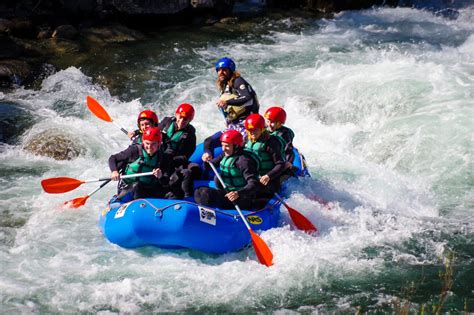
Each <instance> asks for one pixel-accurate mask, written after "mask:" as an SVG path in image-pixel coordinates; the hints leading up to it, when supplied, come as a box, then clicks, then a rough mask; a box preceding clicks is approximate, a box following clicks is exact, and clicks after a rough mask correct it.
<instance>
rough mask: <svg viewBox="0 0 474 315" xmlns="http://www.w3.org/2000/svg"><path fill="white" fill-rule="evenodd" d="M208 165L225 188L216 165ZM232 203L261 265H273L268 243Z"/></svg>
mask: <svg viewBox="0 0 474 315" xmlns="http://www.w3.org/2000/svg"><path fill="white" fill-rule="evenodd" d="M209 165H210V166H211V168H212V170H213V171H214V173H215V174H216V176H217V178H218V179H219V181H220V183H221V184H222V187H224V189H226V188H227V187H226V185H225V183H224V181H223V180H222V177H221V175H220V174H219V173H218V172H217V170H216V167H215V166H214V165H213V164H212V163H210V162H209ZM233 204H234V207H235V210H237V212H238V213H239V215H240V217H241V218H242V221H243V222H244V224H245V226H246V227H247V230H248V231H249V232H250V236H251V237H252V245H253V248H254V250H255V253H256V254H257V258H258V261H259V262H260V263H261V264H262V265H265V266H267V267H270V266H271V265H273V262H272V260H273V254H272V252H271V250H270V248H268V245H267V244H266V243H265V241H264V240H262V239H261V238H260V236H258V235H257V234H256V233H255V232H254V231H252V229H251V228H250V225H249V224H248V222H247V220H246V219H245V217H244V215H243V214H242V211H241V210H240V207H239V206H238V205H237V204H235V203H233Z"/></svg>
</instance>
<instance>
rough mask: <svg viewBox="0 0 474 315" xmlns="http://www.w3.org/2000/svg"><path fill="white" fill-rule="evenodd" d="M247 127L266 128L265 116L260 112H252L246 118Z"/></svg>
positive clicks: (249, 128)
mask: <svg viewBox="0 0 474 315" xmlns="http://www.w3.org/2000/svg"><path fill="white" fill-rule="evenodd" d="M244 125H245V129H247V130H252V129H264V128H265V118H263V116H262V115H260V114H250V115H248V116H247V118H246V119H245V123H244Z"/></svg>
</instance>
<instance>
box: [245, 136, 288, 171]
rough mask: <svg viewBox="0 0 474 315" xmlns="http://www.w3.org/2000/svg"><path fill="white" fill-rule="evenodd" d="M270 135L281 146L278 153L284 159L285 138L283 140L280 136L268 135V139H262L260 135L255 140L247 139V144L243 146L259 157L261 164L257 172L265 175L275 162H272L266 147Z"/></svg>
mask: <svg viewBox="0 0 474 315" xmlns="http://www.w3.org/2000/svg"><path fill="white" fill-rule="evenodd" d="M272 137H274V138H276V139H277V140H278V141H279V142H280V146H281V151H280V154H281V155H282V159H283V160H285V151H284V150H285V143H286V142H285V140H283V138H282V137H280V136H276V135H270V137H269V138H268V139H265V140H263V139H262V137H260V138H259V139H258V140H257V141H255V142H252V141H251V140H248V141H247V144H246V145H245V147H246V148H247V149H248V150H250V151H253V152H255V153H256V154H257V155H258V157H259V158H260V160H261V161H262V162H261V166H260V168H259V172H258V173H259V174H260V175H265V174H267V173H268V172H269V171H270V170H272V169H273V168H274V167H275V163H274V162H273V159H272V156H271V154H270V153H269V152H268V150H267V147H268V140H270V139H271V138H272Z"/></svg>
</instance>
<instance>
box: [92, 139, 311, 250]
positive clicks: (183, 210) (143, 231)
mask: <svg viewBox="0 0 474 315" xmlns="http://www.w3.org/2000/svg"><path fill="white" fill-rule="evenodd" d="M202 151H203V145H202V144H200V145H198V147H197V148H196V151H195V152H194V154H193V156H192V157H191V158H190V160H191V161H192V162H194V163H199V164H202V161H201V159H200V158H201V155H202ZM219 151H220V148H218V149H217V150H216V152H215V156H217V154H219V153H220V152H219ZM293 165H294V166H295V169H296V168H297V169H298V170H297V171H296V175H297V176H309V172H308V170H307V168H306V165H305V162H304V157H303V156H302V155H301V154H299V152H298V150H296V149H295V161H294V162H293ZM208 175H209V177H210V178H211V175H212V174H208ZM194 186H195V187H200V186H209V187H215V184H214V181H213V180H210V179H209V180H199V181H196V182H195V183H194ZM280 206H281V202H280V201H278V200H277V199H275V198H272V199H270V200H268V202H266V204H265V205H262V207H261V208H259V209H242V213H243V214H244V217H245V218H246V220H247V221H248V223H249V224H250V226H251V228H252V230H254V231H265V230H268V229H271V228H273V227H276V226H277V225H278V222H279V218H280ZM100 227H101V229H102V231H103V233H104V235H105V237H106V238H107V239H108V240H109V241H110V242H112V243H114V244H117V245H119V246H121V247H124V248H136V247H141V246H148V245H152V246H157V247H160V248H174V249H176V248H187V249H193V250H198V251H201V252H204V253H210V254H223V253H227V252H233V251H238V250H240V249H242V248H244V247H246V246H248V245H249V244H250V242H251V237H250V234H249V232H248V231H247V229H246V226H245V224H244V222H242V219H241V217H240V216H239V214H238V212H237V211H236V210H235V209H219V208H212V207H203V206H200V205H198V204H196V203H195V202H193V201H188V200H170V199H136V200H133V201H130V202H127V203H123V204H121V203H119V202H112V203H109V205H108V206H107V207H106V208H105V209H104V210H103V211H101V213H100Z"/></svg>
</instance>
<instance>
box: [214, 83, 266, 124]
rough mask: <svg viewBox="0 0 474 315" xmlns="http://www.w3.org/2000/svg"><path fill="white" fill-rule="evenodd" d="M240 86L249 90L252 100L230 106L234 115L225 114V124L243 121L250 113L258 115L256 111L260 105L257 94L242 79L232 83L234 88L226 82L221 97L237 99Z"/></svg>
mask: <svg viewBox="0 0 474 315" xmlns="http://www.w3.org/2000/svg"><path fill="white" fill-rule="evenodd" d="M242 84H243V85H245V88H246V89H248V90H249V92H250V94H251V95H252V99H250V100H248V101H247V102H245V103H243V104H240V105H238V106H236V105H231V106H232V107H233V111H234V112H235V113H234V115H228V113H226V114H225V115H226V119H227V123H230V122H232V121H236V120H244V119H245V118H247V116H248V115H250V114H251V113H256V114H258V111H259V109H260V103H259V102H258V98H257V93H255V91H254V90H253V89H252V86H251V85H250V84H249V83H248V82H247V81H245V80H244V78H242V77H238V78H236V79H235V80H234V82H233V85H234V86H230V85H229V82H227V83H226V85H225V88H224V91H222V93H221V96H222V95H224V94H233V95H236V96H237V97H239V96H240V93H239V88H240V86H241V85H242ZM229 99H230V98H229Z"/></svg>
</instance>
